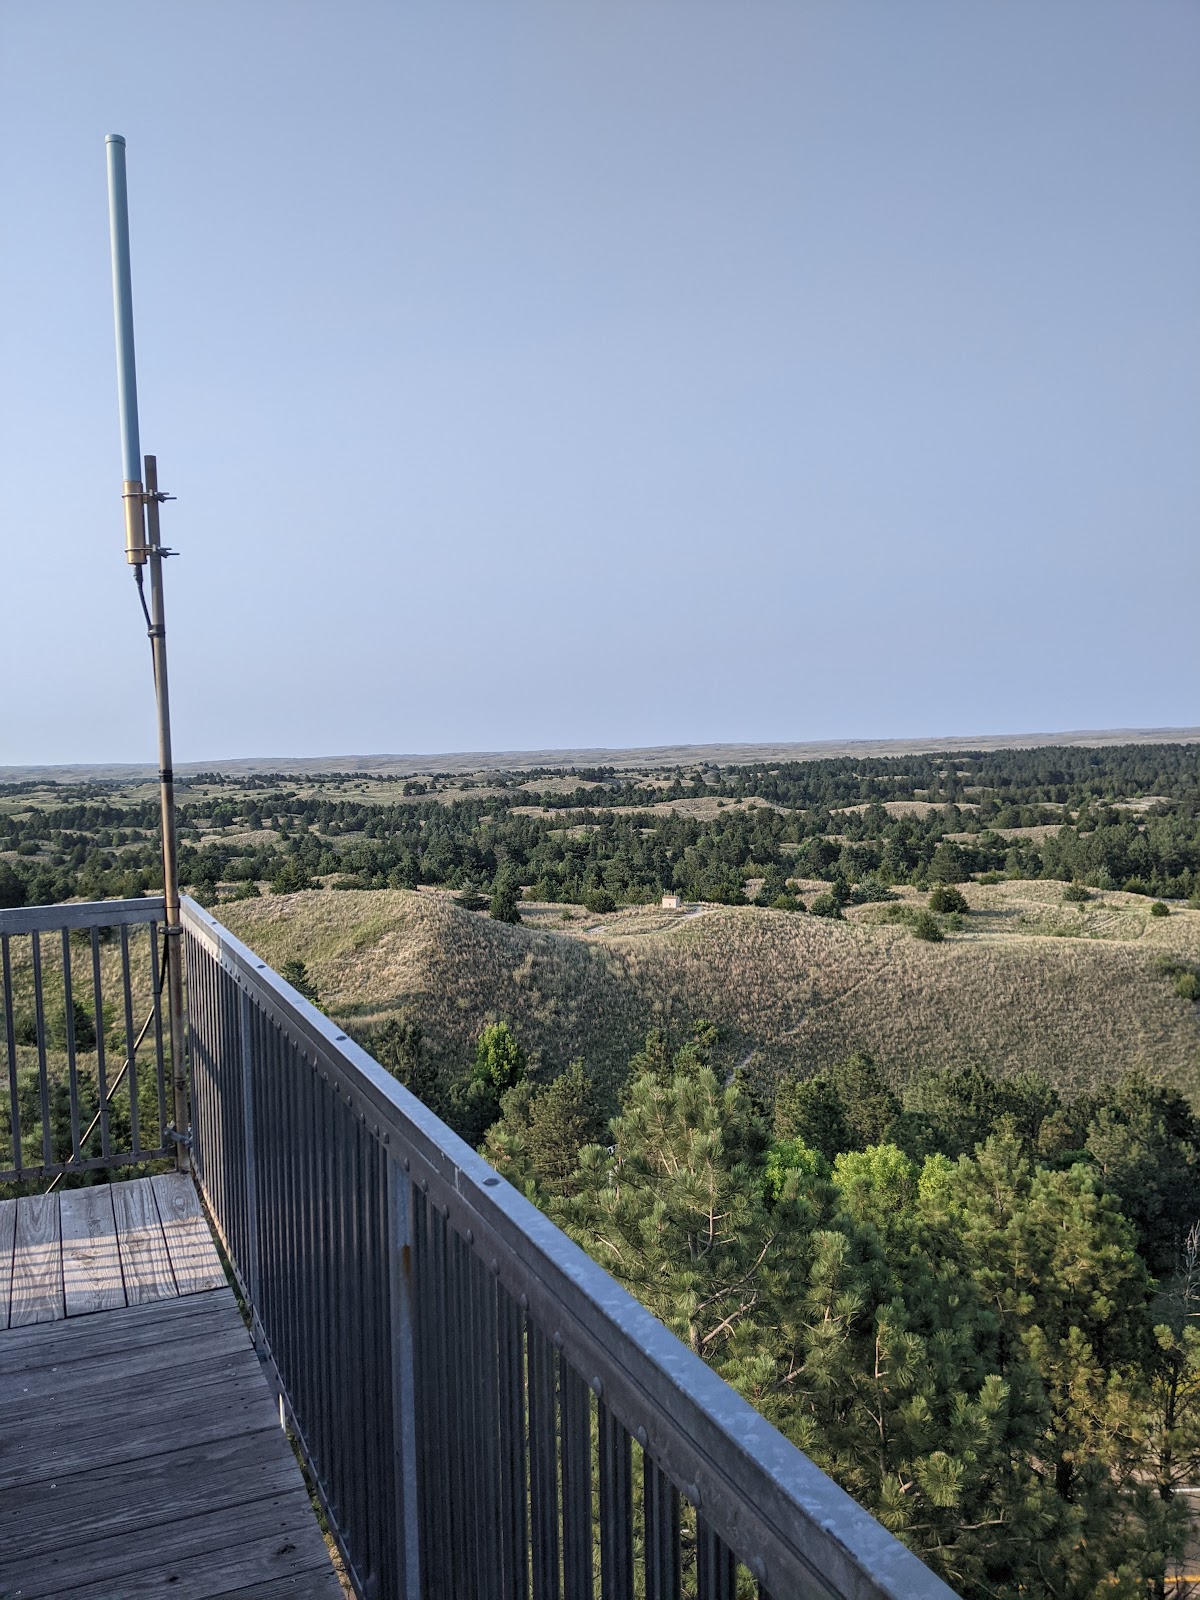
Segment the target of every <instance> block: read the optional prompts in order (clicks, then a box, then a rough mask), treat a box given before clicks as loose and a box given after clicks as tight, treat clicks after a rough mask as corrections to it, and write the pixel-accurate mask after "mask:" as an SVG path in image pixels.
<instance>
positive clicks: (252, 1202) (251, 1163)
mask: <svg viewBox="0 0 1200 1600" xmlns="http://www.w3.org/2000/svg"><path fill="white" fill-rule="evenodd" d="M235 992H236V994H237V996H238V1001H239V1005H238V1021H239V1028H238V1038H239V1044H240V1050H239V1064H240V1068H241V1072H240V1077H241V1090H242V1137H243V1142H244V1144H245V1152H244V1162H245V1173H246V1178H245V1183H246V1243H247V1253H246V1258H245V1260H244V1261H243V1262H242V1263H241V1267H242V1270H243V1272H245V1274H246V1279H247V1282H248V1283H249V1286H250V1303H251V1306H252V1308H253V1310H254V1311H255V1312H256V1313H258V1314H259V1315H261V1311H260V1307H261V1305H262V1274H261V1273H260V1271H259V1262H258V1177H257V1172H256V1170H255V1138H254V1046H253V1041H252V1037H251V1026H250V996H249V995H248V994H247V993H246V991H245V989H243V988H238V989H237V990H236V991H235Z"/></svg>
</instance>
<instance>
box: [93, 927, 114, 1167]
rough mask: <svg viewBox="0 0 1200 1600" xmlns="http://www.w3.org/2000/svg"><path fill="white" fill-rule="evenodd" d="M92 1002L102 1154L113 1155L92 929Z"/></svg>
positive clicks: (96, 934)
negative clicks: (94, 1017)
mask: <svg viewBox="0 0 1200 1600" xmlns="http://www.w3.org/2000/svg"><path fill="white" fill-rule="evenodd" d="M91 942H92V1001H93V1004H94V1006H95V1010H96V1078H97V1082H98V1084H99V1093H100V1154H101V1155H102V1156H104V1157H106V1158H107V1157H108V1156H110V1155H111V1154H112V1130H111V1128H110V1126H109V1119H108V1073H107V1064H106V1062H105V1057H104V1046H105V1038H104V1025H105V1017H104V996H103V993H102V990H101V984H100V930H99V928H93V929H92V941H91Z"/></svg>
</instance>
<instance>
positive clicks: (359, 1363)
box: [184, 901, 951, 1600]
mask: <svg viewBox="0 0 1200 1600" xmlns="http://www.w3.org/2000/svg"><path fill="white" fill-rule="evenodd" d="M184 929H185V944H186V958H187V978H188V1010H189V1021H190V1040H191V1061H192V1079H193V1124H194V1149H193V1155H194V1162H195V1168H196V1174H197V1178H198V1181H199V1183H200V1185H201V1188H202V1190H203V1193H204V1196H205V1198H206V1200H207V1202H208V1205H209V1208H210V1211H211V1213H212V1216H213V1217H214V1219H215V1222H216V1225H217V1227H218V1230H219V1232H220V1234H221V1236H222V1238H223V1241H224V1244H225V1248H226V1250H227V1252H228V1255H229V1257H230V1260H231V1262H232V1263H233V1266H234V1269H235V1271H236V1273H237V1276H238V1278H239V1280H240V1283H241V1286H242V1290H243V1293H244V1295H245V1297H246V1300H247V1302H248V1304H249V1307H250V1309H251V1312H252V1316H253V1324H254V1330H255V1337H256V1341H257V1343H258V1344H259V1348H260V1350H261V1351H262V1353H263V1355H264V1357H265V1359H266V1360H267V1362H268V1365H269V1368H270V1369H271V1371H272V1372H273V1375H274V1378H275V1381H276V1382H277V1384H278V1387H279V1390H280V1394H281V1398H282V1400H283V1402H284V1405H285V1407H286V1412H287V1415H288V1417H289V1419H290V1423H291V1427H292V1429H293V1430H294V1434H295V1437H296V1440H297V1442H298V1444H299V1446H300V1449H301V1451H302V1453H303V1455H304V1457H305V1459H306V1461H307V1463H308V1465H309V1468H310V1470H311V1473H312V1477H313V1480H314V1482H315V1484H316V1487H317V1492H318V1494H319V1496H320V1499H321V1501H322V1502H323V1505H324V1507H325V1511H326V1513H327V1516H328V1519H329V1523H330V1527H331V1528H332V1529H333V1531H334V1533H335V1535H336V1538H337V1541H338V1544H339V1545H340V1547H341V1550H342V1552H343V1555H344V1557H345V1559H346V1562H347V1566H348V1568H349V1570H350V1573H351V1576H352V1579H353V1582H354V1584H355V1586H356V1589H357V1591H358V1593H359V1594H360V1595H361V1596H364V1597H369V1600H418V1597H421V1600H530V1597H532V1600H593V1597H594V1596H595V1595H597V1594H598V1595H600V1596H601V1597H602V1600H633V1597H635V1596H638V1597H643V1596H644V1597H645V1600H673V1597H676V1596H680V1595H684V1594H687V1595H695V1596H697V1597H698V1600H741V1597H744V1596H748V1595H752V1594H755V1593H757V1594H758V1595H759V1596H761V1597H766V1596H774V1600H784V1597H785V1596H786V1597H788V1600H791V1597H803V1600H830V1597H836V1596H842V1597H846V1600H883V1597H891V1600H900V1597H904V1600H951V1591H950V1590H949V1589H948V1588H947V1587H946V1586H945V1585H944V1584H943V1583H942V1582H941V1581H940V1580H939V1579H937V1578H935V1577H934V1576H933V1574H932V1573H930V1571H929V1570H928V1569H927V1568H926V1567H925V1566H924V1565H923V1564H922V1563H921V1562H920V1561H919V1560H918V1559H917V1558H916V1557H915V1556H914V1555H913V1554H912V1553H911V1552H909V1551H908V1550H906V1549H905V1548H904V1547H903V1546H902V1545H901V1544H900V1543H898V1541H897V1540H895V1539H894V1538H892V1536H891V1535H890V1534H888V1533H887V1532H886V1531H885V1530H884V1529H883V1528H882V1527H881V1525H880V1524H879V1523H878V1522H876V1521H875V1520H874V1519H873V1518H872V1517H871V1516H869V1515H868V1514H867V1513H866V1512H865V1511H863V1510H862V1509H861V1507H859V1506H858V1505H856V1504H855V1502H854V1501H853V1500H852V1499H850V1497H849V1496H848V1495H846V1494H845V1493H843V1491H842V1490H841V1489H839V1488H838V1487H837V1486H836V1485H835V1484H834V1483H833V1481H832V1480H831V1479H830V1478H828V1477H826V1476H825V1474H824V1473H822V1472H820V1471H819V1470H818V1469H817V1468H816V1467H815V1466H814V1465H813V1464H812V1462H811V1461H809V1460H808V1458H807V1457H806V1456H804V1455H802V1454H801V1453H800V1452H799V1451H798V1450H796V1449H795V1448H794V1447H793V1446H792V1445H791V1444H789V1443H788V1441H787V1440H786V1439H784V1438H783V1436H782V1435H781V1434H779V1433H778V1432H776V1430H775V1429H774V1428H772V1427H771V1426H770V1425H769V1424H768V1423H767V1422H766V1421H765V1419H764V1418H763V1417H761V1416H760V1415H759V1414H758V1413H757V1412H756V1411H755V1410H754V1409H753V1408H752V1407H751V1406H750V1405H749V1404H748V1403H747V1402H746V1401H744V1400H743V1399H742V1398H741V1397H740V1396H739V1395H737V1394H736V1393H735V1392H734V1391H733V1390H732V1389H731V1388H729V1386H728V1385H727V1384H725V1383H724V1382H723V1381H722V1380H721V1379H720V1378H718V1377H717V1376H716V1374H715V1373H713V1372H712V1371H711V1370H710V1369H709V1368H708V1367H706V1366H705V1365H704V1363H703V1362H702V1361H701V1360H700V1359H699V1358H698V1357H697V1356H695V1355H694V1354H693V1353H692V1352H691V1351H690V1350H688V1349H687V1348H686V1347H685V1346H684V1345H682V1344H681V1343H680V1342H679V1341H678V1340H677V1339H676V1338H675V1337H674V1336H673V1335H672V1334H671V1333H669V1332H668V1331H667V1329H666V1328H664V1327H663V1325H662V1324H661V1323H660V1322H658V1321H657V1320H656V1319H655V1318H654V1317H652V1316H651V1315H650V1313H649V1312H647V1311H646V1310H645V1309H644V1308H643V1307H642V1306H640V1305H639V1304H638V1303H637V1302H636V1301H635V1300H633V1299H632V1298H631V1297H630V1296H629V1295H628V1294H627V1293H626V1292H625V1291H624V1290H623V1289H622V1288H621V1287H620V1286H619V1285H618V1284H617V1283H616V1282H615V1281H614V1280H613V1279H612V1278H611V1277H610V1276H609V1275H608V1274H607V1273H606V1272H604V1271H603V1270H602V1269H601V1268H600V1267H598V1266H597V1265H596V1264H595V1263H594V1262H593V1261H592V1260H590V1259H589V1257H588V1256H587V1255H585V1254H584V1252H583V1251H582V1250H580V1249H579V1248H578V1247H577V1246H576V1245H575V1244H574V1243H572V1242H571V1241H570V1240H569V1239H568V1238H567V1237H566V1236H565V1235H564V1234H563V1233H562V1232H561V1231H560V1230H559V1229H558V1228H556V1227H555V1226H554V1225H553V1223H551V1222H550V1221H549V1219H548V1218H546V1217H545V1216H543V1215H542V1213H541V1212H539V1211H538V1210H537V1209H536V1207H534V1206H532V1205H531V1204H530V1203H529V1202H528V1201H527V1200H525V1199H524V1197H523V1196H521V1195H519V1194H518V1193H517V1192H516V1191H515V1190H514V1189H513V1188H512V1187H511V1186H510V1185H509V1184H507V1183H506V1182H504V1180H503V1179H501V1178H499V1177H498V1176H497V1175H496V1173H495V1172H493V1170H492V1169H491V1167H489V1166H488V1164H487V1163H486V1162H485V1161H483V1160H482V1159H481V1158H480V1157H479V1156H478V1155H476V1154H475V1152H474V1151H473V1150H471V1149H470V1148H469V1146H468V1145H466V1144H465V1143H464V1142H463V1141H462V1140H461V1139H459V1138H458V1137H457V1136H456V1135H455V1134H454V1133H452V1132H451V1130H450V1129H449V1128H447V1127H446V1126H445V1124H444V1123H442V1122H440V1121H439V1120H438V1118H436V1117H435V1116H434V1115H433V1114H432V1113H431V1112H430V1111H428V1110H427V1109H426V1108H425V1107H424V1106H423V1105H422V1104H421V1103H420V1102H419V1101H418V1100H416V1099H414V1097H413V1096H412V1095H410V1094H409V1093H408V1092H407V1091H406V1090H405V1089H403V1088H402V1087H400V1086H399V1085H398V1084H397V1083H395V1082H394V1081H393V1080H392V1079H391V1078H390V1077H389V1076H388V1075H387V1074H386V1073H385V1072H384V1071H383V1070H382V1069H381V1068H380V1067H379V1066H378V1065H377V1064H376V1063H375V1062H374V1061H372V1060H371V1059H370V1057H369V1056H368V1055H367V1054H366V1053H365V1052H364V1051H363V1050H361V1049H360V1048H359V1047H358V1046H357V1045H355V1044H354V1042H353V1041H352V1040H350V1039H349V1038H347V1036H346V1035H345V1034H344V1033H342V1032H341V1031H340V1030H339V1029H338V1028H337V1027H336V1026H335V1025H334V1024H333V1023H331V1022H330V1021H329V1020H328V1019H327V1018H326V1017H324V1016H323V1015H322V1014H321V1013H320V1012H319V1011H317V1010H316V1009H315V1008H314V1007H313V1006H311V1005H309V1004H308V1002H307V1001H305V1000H304V999H302V998H301V997H300V996H299V995H298V994H297V993H296V992H295V991H294V990H293V989H291V988H290V987H289V986H288V985H287V984H286V983H284V982H283V980H282V979H280V978H279V977H278V976H277V975H276V974H275V973H274V972H272V971H271V970H270V969H269V968H268V967H267V966H266V964H265V963H264V962H262V961H259V960H258V959H257V957H256V956H254V955H253V954H252V953H251V952H250V951H249V950H248V949H247V948H246V947H245V946H244V945H243V944H241V943H239V941H238V940H237V939H235V938H234V937H233V936H232V935H231V934H229V933H228V932H227V931H226V930H225V929H224V928H222V927H221V925H220V924H219V923H217V922H216V921H215V920H214V919H213V918H212V917H211V916H209V915H208V914H207V913H206V912H204V911H203V910H201V909H200V907H198V906H197V905H195V904H194V903H193V902H191V901H187V902H185V903H184ZM597 1578H598V1580H599V1583H598V1586H597Z"/></svg>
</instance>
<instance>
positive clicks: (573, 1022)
mask: <svg viewBox="0 0 1200 1600" xmlns="http://www.w3.org/2000/svg"><path fill="white" fill-rule="evenodd" d="M1061 892H1062V891H1061V886H1060V885H1057V884H1041V883H1003V884H996V885H994V886H990V887H986V886H982V885H974V884H973V885H968V886H967V889H966V893H967V896H968V899H969V901H970V903H971V906H972V914H971V915H970V916H969V917H968V918H967V921H966V926H965V928H964V931H963V932H962V933H960V934H951V935H949V936H948V937H947V939H946V940H945V942H944V943H942V944H926V943H922V942H921V941H919V940H915V939H913V938H912V936H911V934H910V933H909V931H908V930H907V929H906V928H904V927H900V926H886V925H873V919H874V918H876V917H878V915H879V913H880V908H879V907H877V906H863V907H858V908H855V909H854V910H853V911H852V912H851V914H850V917H849V919H848V920H847V921H845V922H831V921H827V920H824V919H822V918H818V917H811V916H799V915H792V914H788V913H786V912H774V911H761V910H757V909H753V908H749V907H747V908H742V907H729V906H709V907H704V908H702V910H701V911H700V912H699V913H698V914H693V915H686V914H682V915H681V914H680V913H674V912H663V911H661V910H660V909H659V908H658V907H657V906H645V907H632V908H629V909H627V910H623V911H619V912H615V913H613V914H612V915H610V916H606V917H599V916H595V915H592V914H589V913H586V912H584V911H582V910H581V909H580V908H574V917H573V920H571V921H570V922H564V921H563V920H562V912H563V908H562V907H558V906H531V905H527V906H523V907H522V914H523V916H525V917H526V919H527V920H526V922H525V924H524V925H522V926H520V927H508V926H506V925H504V924H501V923H496V922H492V921H490V920H489V919H488V918H487V917H486V916H473V915H470V914H468V913H466V912H463V911H461V910H459V909H458V908H457V907H455V906H454V905H453V904H452V902H451V901H450V899H449V897H447V896H444V895H441V894H429V893H424V894H409V893H405V892H402V891H396V892H390V891H389V892H386V893H370V892H337V893H333V892H312V893H308V894H298V895H291V896H270V895H268V896H264V897H263V898H262V899H260V900H250V901H242V902H239V903H235V904H230V905H225V906H222V907H221V908H220V911H219V915H220V916H221V917H222V919H223V920H225V921H227V922H228V924H229V926H230V927H231V928H232V929H233V930H234V932H236V933H237V934H239V936H240V937H242V938H244V939H246V940H247V942H248V943H250V944H251V945H252V946H253V947H254V948H255V949H257V950H258V951H259V952H260V953H261V954H262V955H263V957H264V958H265V959H267V960H269V961H270V962H271V963H272V964H273V965H275V966H278V965H279V964H280V963H282V962H283V961H284V960H287V959H288V958H289V957H293V956H299V957H301V958H302V959H303V960H305V961H306V962H307V963H308V966H309V969H310V972H311V974H312V976H313V978H314V980H315V981H316V983H317V985H318V987H319V989H320V991H321V993H322V995H323V996H324V997H325V1001H326V1004H327V1005H328V1007H329V1009H330V1011H331V1012H333V1013H335V1014H336V1015H337V1016H339V1017H342V1018H344V1019H345V1020H347V1021H349V1022H351V1023H353V1022H355V1021H366V1020H370V1019H374V1018H378V1017H380V1016H383V1015H386V1014H387V1012H388V1011H390V1010H392V1009H395V1008H397V1007H399V1006H402V1005H406V1004H409V1005H412V1006H414V1007H415V1009H416V1010H417V1012H418V1013H419V1015H420V1016H421V1019H422V1021H423V1023H424V1025H425V1027H426V1030H427V1035H428V1037H429V1040H430V1045H431V1048H432V1050H433V1051H434V1054H435V1056H436V1057H437V1059H438V1060H439V1062H441V1063H442V1064H443V1065H445V1066H446V1067H447V1068H451V1069H454V1068H458V1067H462V1066H464V1065H465V1064H466V1062H467V1061H468V1060H469V1057H470V1054H471V1049H472V1040H473V1038H474V1036H475V1035H476V1033H477V1032H478V1030H479V1028H480V1026H481V1025H482V1024H483V1023H484V1022H485V1021H487V1020H488V1019H490V1018H495V1017H505V1018H507V1019H508V1020H509V1021H511V1022H512V1024H513V1026H514V1027H515V1028H516V1029H517V1031H518V1033H519V1035H520V1036H521V1038H522V1039H523V1040H524V1041H525V1043H526V1044H527V1046H528V1048H529V1049H530V1051H531V1054H532V1056H533V1058H534V1060H535V1062H537V1063H540V1064H543V1065H544V1066H545V1068H547V1069H549V1070H555V1069H556V1068H557V1067H559V1066H561V1065H562V1064H564V1063H565V1062H566V1061H568V1060H570V1059H571V1058H572V1057H573V1056H577V1055H578V1056H583V1057H584V1059H585V1060H586V1061H587V1062H588V1064H589V1066H590V1067H591V1069H592V1070H593V1071H594V1072H595V1073H596V1075H597V1076H598V1077H599V1078H600V1079H601V1080H602V1081H604V1082H606V1083H608V1084H614V1083H615V1082H616V1081H618V1079H619V1077H620V1074H621V1072H622V1070H623V1067H624V1064H625V1062H626V1061H627V1059H628V1057H629V1055H630V1053H631V1052H632V1050H633V1049H635V1048H636V1047H637V1045H638V1043H639V1042H640V1040H641V1038H642V1036H643V1035H644V1033H645V1030H646V1028H647V1027H648V1026H650V1025H651V1024H652V1023H655V1022H660V1023H669V1024H672V1025H677V1026H679V1027H684V1026H686V1025H687V1023H688V1022H689V1021H690V1020H691V1019H693V1018H695V1017H698V1016H707V1017H709V1018H711V1019H712V1020H713V1021H715V1022H718V1023H720V1024H721V1025H722V1026H723V1027H724V1028H725V1029H726V1030H727V1036H728V1038H729V1040H730V1043H731V1046H732V1048H733V1050H734V1051H735V1052H736V1054H737V1055H738V1056H739V1057H741V1056H747V1055H750V1054H751V1053H752V1052H753V1054H754V1056H755V1059H756V1061H757V1062H758V1064H759V1066H760V1067H761V1069H762V1071H763V1072H764V1074H765V1075H767V1076H774V1075H776V1074H778V1073H779V1072H781V1071H784V1070H788V1069H790V1068H793V1067H799V1068H800V1069H801V1070H803V1071H816V1070H818V1069H820V1068H821V1067H822V1066H823V1065H824V1064H826V1063H828V1062H829V1061H831V1060H834V1059H836V1058H837V1057H839V1056H843V1055H845V1054H847V1053H848V1052H850V1051H851V1050H859V1049H861V1050H869V1051H871V1052H872V1054H874V1055H875V1056H876V1058H877V1059H878V1060H879V1061H880V1062H881V1063H882V1064H883V1065H884V1067H885V1068H886V1069H887V1070H888V1072H889V1073H890V1074H891V1075H892V1076H894V1077H895V1079H896V1080H897V1081H905V1080H907V1079H908V1078H910V1077H911V1076H913V1075H914V1074H918V1073H921V1072H923V1071H928V1070H931V1069H934V1068H938V1067H943V1066H947V1065H951V1064H957V1065H966V1064H968V1063H971V1062H975V1063H978V1064H980V1065H983V1066H987V1067H990V1068H993V1069H994V1070H997V1071H1000V1072H1005V1073H1011V1072H1018V1071H1021V1070H1023V1069H1025V1068H1038V1069H1040V1070H1042V1071H1044V1072H1046V1073H1047V1074H1048V1075H1050V1076H1051V1077H1052V1078H1053V1079H1054V1081H1055V1082H1057V1083H1059V1084H1060V1085H1061V1086H1063V1087H1064V1088H1066V1089H1080V1088H1084V1087H1087V1086H1088V1085H1090V1084H1092V1083H1095V1082H1098V1081H1101V1080H1104V1079H1108V1078H1111V1077H1113V1076H1115V1075H1117V1074H1119V1073H1120V1072H1122V1071H1124V1070H1126V1069H1127V1068H1129V1067H1133V1066H1137V1067H1141V1068H1143V1069H1144V1070H1146V1071H1147V1072H1148V1073H1150V1074H1152V1075H1153V1076H1155V1077H1157V1078H1161V1079H1163V1080H1165V1081H1167V1082H1170V1083H1173V1084H1175V1085H1176V1086H1178V1087H1179V1088H1180V1089H1182V1090H1183V1091H1184V1092H1185V1093H1188V1094H1189V1095H1192V1096H1194V1097H1197V1098H1198V1099H1200V1094H1198V1091H1200V1007H1197V1006H1196V1005H1194V1004H1192V1003H1190V1002H1188V1001H1185V1000H1182V999H1180V998H1179V997H1178V996H1176V995H1175V993H1174V990H1173V986H1172V984H1171V982H1170V980H1169V979H1167V978H1164V977H1162V976H1161V975H1160V974H1159V973H1158V972H1157V970H1156V966H1155V958H1156V956H1158V955H1160V954H1172V955H1175V956H1177V957H1179V958H1180V959H1183V960H1186V961H1191V962H1197V963H1200V912H1196V911H1182V910H1174V911H1173V912H1172V914H1171V916H1170V917H1166V918H1161V919H1159V918H1152V917H1150V916H1149V902H1148V901H1146V900H1145V899H1141V898H1139V897H1137V896H1134V895H1125V894H1120V893H1114V894H1104V895H1097V896H1096V898H1095V899H1094V900H1092V901H1089V902H1088V903H1087V904H1085V905H1083V906H1071V905H1064V904H1063V903H1062V900H1061ZM902 898H908V899H909V900H911V901H913V902H916V901H917V900H918V897H917V896H915V895H912V894H909V895H907V896H904V897H902ZM920 898H922V899H923V897H920Z"/></svg>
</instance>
